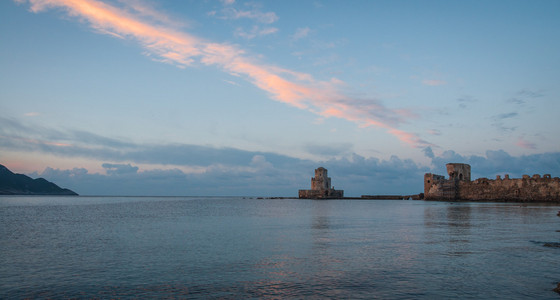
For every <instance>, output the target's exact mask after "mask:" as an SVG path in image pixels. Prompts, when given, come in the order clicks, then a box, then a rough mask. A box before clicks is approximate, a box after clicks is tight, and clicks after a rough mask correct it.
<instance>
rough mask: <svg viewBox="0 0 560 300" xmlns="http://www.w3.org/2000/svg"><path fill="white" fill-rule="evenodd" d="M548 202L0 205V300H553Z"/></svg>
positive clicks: (92, 200) (22, 201)
mask: <svg viewBox="0 0 560 300" xmlns="http://www.w3.org/2000/svg"><path fill="white" fill-rule="evenodd" d="M559 210H560V206H559V205H539V204H521V203H469V202H460V203H456V202H428V201H413V200H301V199H258V198H248V197H245V198H244V197H85V196H78V197H69V196H64V197H27V196H2V197H0V299H23V298H28V299H68V298H73V299H92V298H93V299H131V298H132V299H138V298H157V299H161V298H167V299H453V298H460V299H496V298H500V299H558V298H560V295H559V294H557V293H555V292H554V291H552V290H553V289H554V288H555V287H556V285H557V284H558V282H560V217H558V216H557V215H556V214H557V213H558V211H559Z"/></svg>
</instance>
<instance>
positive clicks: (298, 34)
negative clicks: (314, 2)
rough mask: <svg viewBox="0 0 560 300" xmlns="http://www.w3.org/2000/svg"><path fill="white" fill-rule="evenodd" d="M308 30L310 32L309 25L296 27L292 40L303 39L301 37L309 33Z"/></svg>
mask: <svg viewBox="0 0 560 300" xmlns="http://www.w3.org/2000/svg"><path fill="white" fill-rule="evenodd" d="M310 32H311V29H309V27H304V28H298V29H296V32H295V33H294V35H293V39H294V40H299V39H303V38H305V37H307V35H309V33H310Z"/></svg>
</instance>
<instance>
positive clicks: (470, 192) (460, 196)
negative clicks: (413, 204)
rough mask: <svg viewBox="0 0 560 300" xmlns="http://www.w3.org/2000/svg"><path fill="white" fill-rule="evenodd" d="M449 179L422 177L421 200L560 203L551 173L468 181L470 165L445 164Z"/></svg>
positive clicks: (559, 188) (558, 188)
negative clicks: (422, 194) (422, 198)
mask: <svg viewBox="0 0 560 300" xmlns="http://www.w3.org/2000/svg"><path fill="white" fill-rule="evenodd" d="M446 167H447V173H448V175H449V179H445V177H444V176H441V175H436V174H432V173H426V174H425V175H424V199H426V200H463V201H516V202H560V178H558V177H554V178H552V177H551V176H550V174H545V175H543V176H542V177H541V176H540V175H538V174H535V175H533V176H532V177H531V176H529V175H523V177H522V178H509V175H507V174H506V175H505V176H504V178H501V176H500V175H498V176H496V179H488V178H479V179H476V180H474V181H471V166H470V165H467V164H456V163H451V164H447V165H446Z"/></svg>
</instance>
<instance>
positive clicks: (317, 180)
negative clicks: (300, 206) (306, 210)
mask: <svg viewBox="0 0 560 300" xmlns="http://www.w3.org/2000/svg"><path fill="white" fill-rule="evenodd" d="M298 194H299V198H301V199H342V198H344V191H343V190H335V189H334V187H331V178H330V177H328V176H327V169H325V168H323V167H319V168H318V169H315V177H313V178H311V189H310V190H299V193H298Z"/></svg>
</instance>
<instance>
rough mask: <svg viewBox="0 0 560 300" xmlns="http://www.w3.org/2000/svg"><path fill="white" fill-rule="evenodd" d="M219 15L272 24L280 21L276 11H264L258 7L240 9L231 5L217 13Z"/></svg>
mask: <svg viewBox="0 0 560 300" xmlns="http://www.w3.org/2000/svg"><path fill="white" fill-rule="evenodd" d="M228 5H230V4H228ZM217 17H219V18H222V19H228V20H238V19H251V20H255V21H257V22H259V23H263V24H272V23H274V22H276V21H278V16H277V15H276V13H274V12H262V11H260V10H258V9H256V8H253V9H251V10H240V9H236V8H233V7H229V6H228V7H225V8H224V9H223V10H222V12H221V15H217Z"/></svg>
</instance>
